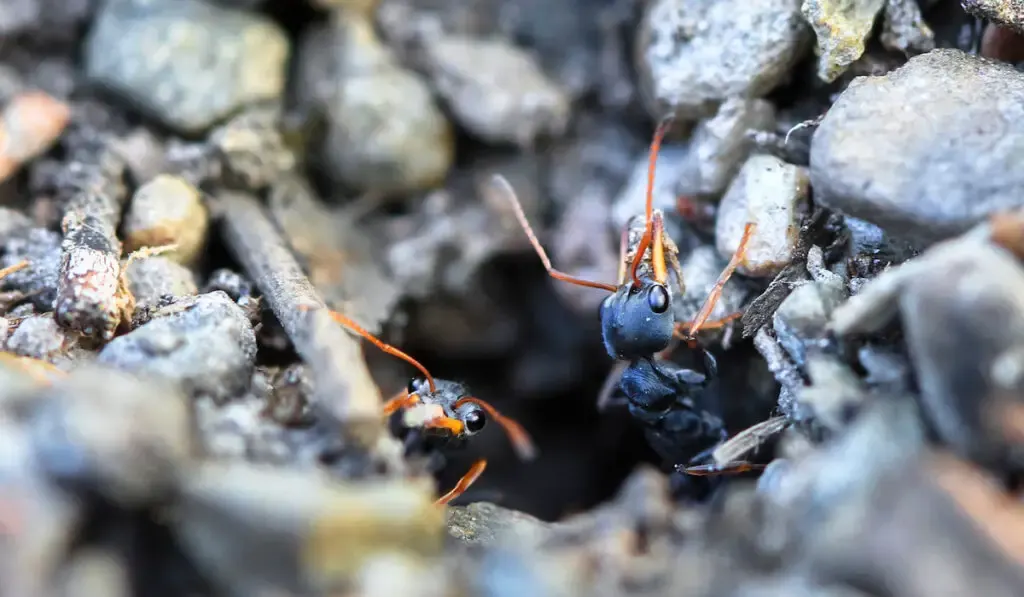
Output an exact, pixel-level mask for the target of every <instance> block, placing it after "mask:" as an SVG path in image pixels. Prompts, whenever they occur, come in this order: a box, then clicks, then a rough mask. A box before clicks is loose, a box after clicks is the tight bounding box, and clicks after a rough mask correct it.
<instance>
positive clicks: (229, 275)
mask: <svg viewBox="0 0 1024 597" xmlns="http://www.w3.org/2000/svg"><path fill="white" fill-rule="evenodd" d="M217 290H221V291H223V292H224V293H225V294H227V295H228V296H230V297H231V300H233V301H237V300H239V299H242V298H247V297H250V296H252V282H250V281H249V280H248V279H247V278H246V277H245V276H243V275H242V274H240V273H238V272H235V271H232V270H229V269H226V268H220V269H216V270H214V271H213V273H212V274H210V279H208V280H207V281H206V285H205V286H203V293H207V292H216V291H217Z"/></svg>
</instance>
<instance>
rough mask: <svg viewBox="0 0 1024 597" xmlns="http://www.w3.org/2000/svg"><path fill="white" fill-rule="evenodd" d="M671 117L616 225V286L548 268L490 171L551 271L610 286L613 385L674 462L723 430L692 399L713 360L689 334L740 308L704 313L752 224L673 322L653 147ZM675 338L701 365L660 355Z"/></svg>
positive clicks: (511, 195)
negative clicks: (696, 301)
mask: <svg viewBox="0 0 1024 597" xmlns="http://www.w3.org/2000/svg"><path fill="white" fill-rule="evenodd" d="M670 124H671V119H670V118H669V119H665V120H663V121H662V122H661V123H660V124H659V125H658V128H657V130H656V131H655V135H654V140H653V142H652V143H651V149H650V157H649V163H648V173H647V197H646V199H647V205H646V210H645V213H644V215H643V217H642V218H640V217H639V216H638V217H635V218H633V219H632V220H631V221H630V222H629V224H628V225H627V226H626V228H625V229H624V230H623V231H622V237H621V242H620V247H619V257H620V265H619V280H618V285H617V286H615V285H611V284H606V283H602V282H594V281H591V280H584V279H581V278H577V277H575V276H571V275H569V274H566V273H564V272H560V271H558V270H556V269H554V268H553V267H552V266H551V260H550V259H549V258H548V256H547V253H545V251H544V248H543V247H542V246H541V244H540V242H539V241H538V240H537V237H536V235H535V234H534V232H533V230H532V228H531V227H530V224H529V222H528V221H527V218H526V214H525V213H524V212H523V208H522V206H521V205H520V203H519V200H518V198H517V197H516V194H515V191H514V190H513V189H512V187H511V185H510V184H509V183H508V181H507V180H506V179H505V178H504V177H502V176H500V175H496V176H494V178H493V179H492V188H494V189H495V190H496V191H497V192H499V193H501V194H503V195H504V196H505V197H506V198H507V200H508V201H509V202H510V203H511V205H512V207H513V210H514V212H515V214H516V218H517V219H518V220H519V223H520V225H521V226H522V228H523V230H524V231H525V233H526V235H527V237H528V238H529V239H530V243H531V244H532V245H533V248H534V250H535V251H536V253H537V255H538V256H539V257H540V260H541V262H542V263H543V264H544V267H545V269H546V270H547V272H548V274H549V275H550V276H551V277H552V278H555V279H557V280H562V281H564V282H569V283H570V284H576V285H578V286H585V287H589V288H597V289H601V290H606V291H608V292H611V293H612V294H611V296H609V297H608V298H606V299H605V300H604V301H603V302H602V303H601V308H600V312H599V314H600V318H601V335H602V340H603V342H604V347H605V350H606V351H607V353H608V356H610V357H611V358H613V359H616V360H619V361H623V362H625V367H624V368H622V369H621V380H620V382H619V387H620V388H621V390H622V393H623V394H625V397H626V399H627V404H628V407H629V411H630V414H631V415H632V416H633V417H634V418H635V419H637V420H638V421H639V422H640V423H641V424H642V425H643V428H644V432H645V435H646V437H647V439H648V442H649V443H650V444H651V447H652V448H654V449H655V451H657V452H658V453H659V455H660V456H661V457H662V458H663V459H665V460H666V462H668V463H671V464H676V463H679V462H683V461H687V460H689V461H691V462H692V461H695V460H700V459H702V458H704V457H706V456H707V455H708V454H710V453H711V450H712V449H713V448H714V446H715V445H718V444H720V443H721V442H722V441H724V440H725V439H726V437H727V433H726V431H725V428H724V424H723V423H722V421H721V419H719V418H718V417H717V416H715V415H713V414H711V413H709V412H706V411H704V410H700V409H698V408H697V406H696V404H697V403H698V401H697V399H699V398H700V397H701V396H702V395H703V394H704V393H705V392H709V391H714V390H713V386H714V382H715V380H716V378H717V375H718V367H717V363H716V361H715V358H714V357H713V356H712V355H711V353H710V352H708V351H707V350H705V349H703V348H698V346H697V344H696V342H695V338H696V335H697V333H698V332H699V331H700V330H702V329H710V328H713V327H721V326H723V325H725V324H726V323H728V322H729V321H731V320H733V319H736V317H738V316H739V314H733V315H730V316H728V317H726V318H723V319H721V320H714V321H708V319H709V317H710V315H711V311H712V310H713V309H714V307H715V303H716V302H717V301H718V298H719V296H720V295H721V293H722V288H723V287H724V286H725V284H726V282H727V281H728V280H729V277H730V276H731V275H732V273H733V271H735V269H736V267H737V266H738V265H739V264H740V262H741V261H742V260H743V257H744V255H745V253H746V247H747V244H748V243H749V241H750V238H751V236H752V235H753V233H754V229H755V225H754V224H753V223H748V224H747V225H746V228H745V230H744V234H743V238H742V240H741V241H740V244H739V247H738V248H737V249H736V252H735V253H734V255H733V256H732V259H731V260H730V261H729V264H728V265H727V266H726V268H725V269H724V270H723V271H722V273H721V275H720V276H719V278H718V280H717V281H716V283H715V286H714V288H713V289H712V291H711V292H710V293H709V295H708V297H707V299H706V300H705V301H704V304H703V305H702V306H701V309H700V311H698V312H697V314H696V315H695V316H694V318H693V320H692V321H691V322H688V323H687V322H681V323H676V321H675V315H674V313H673V310H672V298H673V294H674V290H673V288H672V287H671V286H670V285H669V267H671V270H672V273H674V274H675V277H676V285H677V287H678V292H679V293H680V295H682V294H683V293H685V285H684V282H683V273H682V271H681V268H680V266H679V260H678V249H677V247H676V245H675V243H673V242H672V240H671V238H669V237H668V235H667V234H666V232H665V226H664V216H663V214H662V212H661V211H660V210H656V209H654V208H653V204H654V198H653V188H654V172H655V165H656V161H657V154H658V150H659V148H660V147H661V142H662V139H663V138H664V136H665V133H666V132H667V130H668V126H669V125H670ZM641 222H642V223H643V226H642V227H641V226H640V223H641ZM674 339H682V340H686V341H687V343H688V346H689V347H690V348H691V349H692V350H699V351H700V355H699V356H701V357H702V360H703V369H704V370H703V372H698V371H694V370H692V369H687V368H683V367H680V366H678V365H675V364H673V363H671V362H668V361H664V360H660V359H659V358H658V354H659V353H664V352H666V351H668V350H669V349H670V345H671V344H672V342H673V340H674ZM709 444H712V445H711V447H710V448H708V449H704V451H703V452H701V453H700V454H698V455H697V456H696V457H692V455H693V454H694V452H695V451H697V450H699V449H701V448H703V447H704V446H708V445H709ZM691 457H692V458H691Z"/></svg>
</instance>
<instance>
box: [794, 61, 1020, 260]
mask: <svg viewBox="0 0 1024 597" xmlns="http://www.w3.org/2000/svg"><path fill="white" fill-rule="evenodd" d="M1021 97H1024V73H1020V72H1019V71H1016V70H1014V69H1013V67H1011V66H1009V65H1005V64H1000V63H995V62H992V61H989V60H986V59H983V58H978V57H976V56H971V55H968V54H965V53H963V52H961V51H959V50H948V49H943V50H935V51H932V52H929V53H927V54H924V55H921V56H916V57H914V58H911V59H910V61H909V62H907V64H906V65H904V66H903V67H901V68H899V69H897V70H895V71H893V72H891V73H889V74H888V75H885V76H882V77H861V78H858V79H855V80H854V81H853V82H851V83H850V85H849V87H847V89H846V91H844V92H843V94H842V95H841V96H840V97H839V99H838V100H836V102H835V104H833V106H832V108H831V109H830V110H829V111H828V114H827V115H826V116H825V119H824V120H823V121H822V123H821V126H819V127H818V130H817V131H816V132H815V133H814V137H813V140H812V143H811V160H810V169H811V185H812V186H813V188H814V197H815V200H816V201H819V202H820V203H821V204H823V205H824V206H826V207H829V208H832V209H835V210H838V211H841V212H843V213H845V214H848V215H851V216H854V217H857V218H862V219H865V220H867V221H869V222H871V223H873V224H876V225H878V226H881V227H882V228H883V229H885V230H886V232H888V233H889V234H892V235H896V236H902V237H906V238H909V237H914V238H918V239H920V240H922V241H935V240H939V239H942V238H946V237H950V236H954V235H956V234H957V233H959V232H962V231H964V230H966V229H967V228H969V227H970V226H971V225H973V224H974V223H976V222H978V221H980V220H982V219H984V218H986V217H987V216H988V215H989V214H991V213H993V212H997V211H1003V210H1007V209H1011V208H1013V207H1016V206H1020V205H1022V204H1024V170H1022V169H1020V168H1017V167H1015V166H1014V164H1016V163H1017V161H1018V158H1019V156H1021V155H1024V103H1022V102H1021V101H1020V98H1021ZM911 105H927V106H928V109H927V110H912V109H909V107H908V106H911Z"/></svg>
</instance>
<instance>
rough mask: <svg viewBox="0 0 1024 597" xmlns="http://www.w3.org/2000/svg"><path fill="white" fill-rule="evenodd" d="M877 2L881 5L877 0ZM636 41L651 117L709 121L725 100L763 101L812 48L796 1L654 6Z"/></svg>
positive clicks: (685, 1) (661, 2)
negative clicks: (669, 115)
mask: <svg viewBox="0 0 1024 597" xmlns="http://www.w3.org/2000/svg"><path fill="white" fill-rule="evenodd" d="M878 1H881V0H878ZM640 27H641V29H640V33H639V35H638V36H637V43H638V44H639V45H638V48H637V50H638V51H637V55H638V56H639V61H640V64H639V66H638V70H639V71H640V79H641V86H642V87H643V88H645V89H646V94H644V95H645V97H647V98H650V101H651V103H652V104H653V105H649V106H648V110H649V111H650V112H651V114H652V116H654V117H656V118H660V117H661V116H662V115H663V112H664V111H665V110H666V109H669V110H672V111H674V112H675V115H676V117H678V118H681V119H683V120H696V119H699V118H703V117H707V116H711V115H712V114H714V112H715V110H716V109H717V107H718V104H720V103H721V102H722V101H724V100H725V99H727V98H730V97H747V98H757V97H763V96H764V95H766V94H767V93H769V92H770V91H772V90H773V89H774V88H775V87H777V86H778V85H779V84H780V83H782V82H783V80H784V79H785V78H786V77H787V76H788V74H789V71H790V70H791V69H792V68H793V66H794V65H795V64H796V63H797V62H798V61H799V60H800V58H801V57H802V56H803V54H804V53H805V51H806V49H807V47H808V43H809V42H810V30H809V29H808V27H807V23H805V22H804V19H803V17H802V16H801V15H800V0H759V1H757V2H751V1H750V0H718V1H716V2H705V1H703V0H656V1H654V2H651V3H649V4H648V6H647V11H646V14H645V15H644V17H643V21H642V23H641V25H640Z"/></svg>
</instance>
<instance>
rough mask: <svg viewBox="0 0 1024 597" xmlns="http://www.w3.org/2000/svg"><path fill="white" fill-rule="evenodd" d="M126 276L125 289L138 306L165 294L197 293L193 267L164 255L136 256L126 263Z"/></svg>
mask: <svg viewBox="0 0 1024 597" xmlns="http://www.w3.org/2000/svg"><path fill="white" fill-rule="evenodd" d="M127 276H128V290H130V291H131V293H132V295H133V296H134V297H135V301H136V303H137V304H138V305H139V306H144V305H156V304H157V303H159V302H160V300H161V299H162V298H163V297H167V296H171V297H185V296H192V295H194V294H198V293H199V289H198V288H197V287H196V279H195V275H194V274H193V273H192V270H190V269H188V268H187V267H185V266H183V265H181V264H179V263H176V262H174V261H171V260H170V259H168V258H166V257H161V256H156V257H148V258H146V259H138V260H135V261H133V262H132V263H131V264H130V265H129V266H128V272H127Z"/></svg>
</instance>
